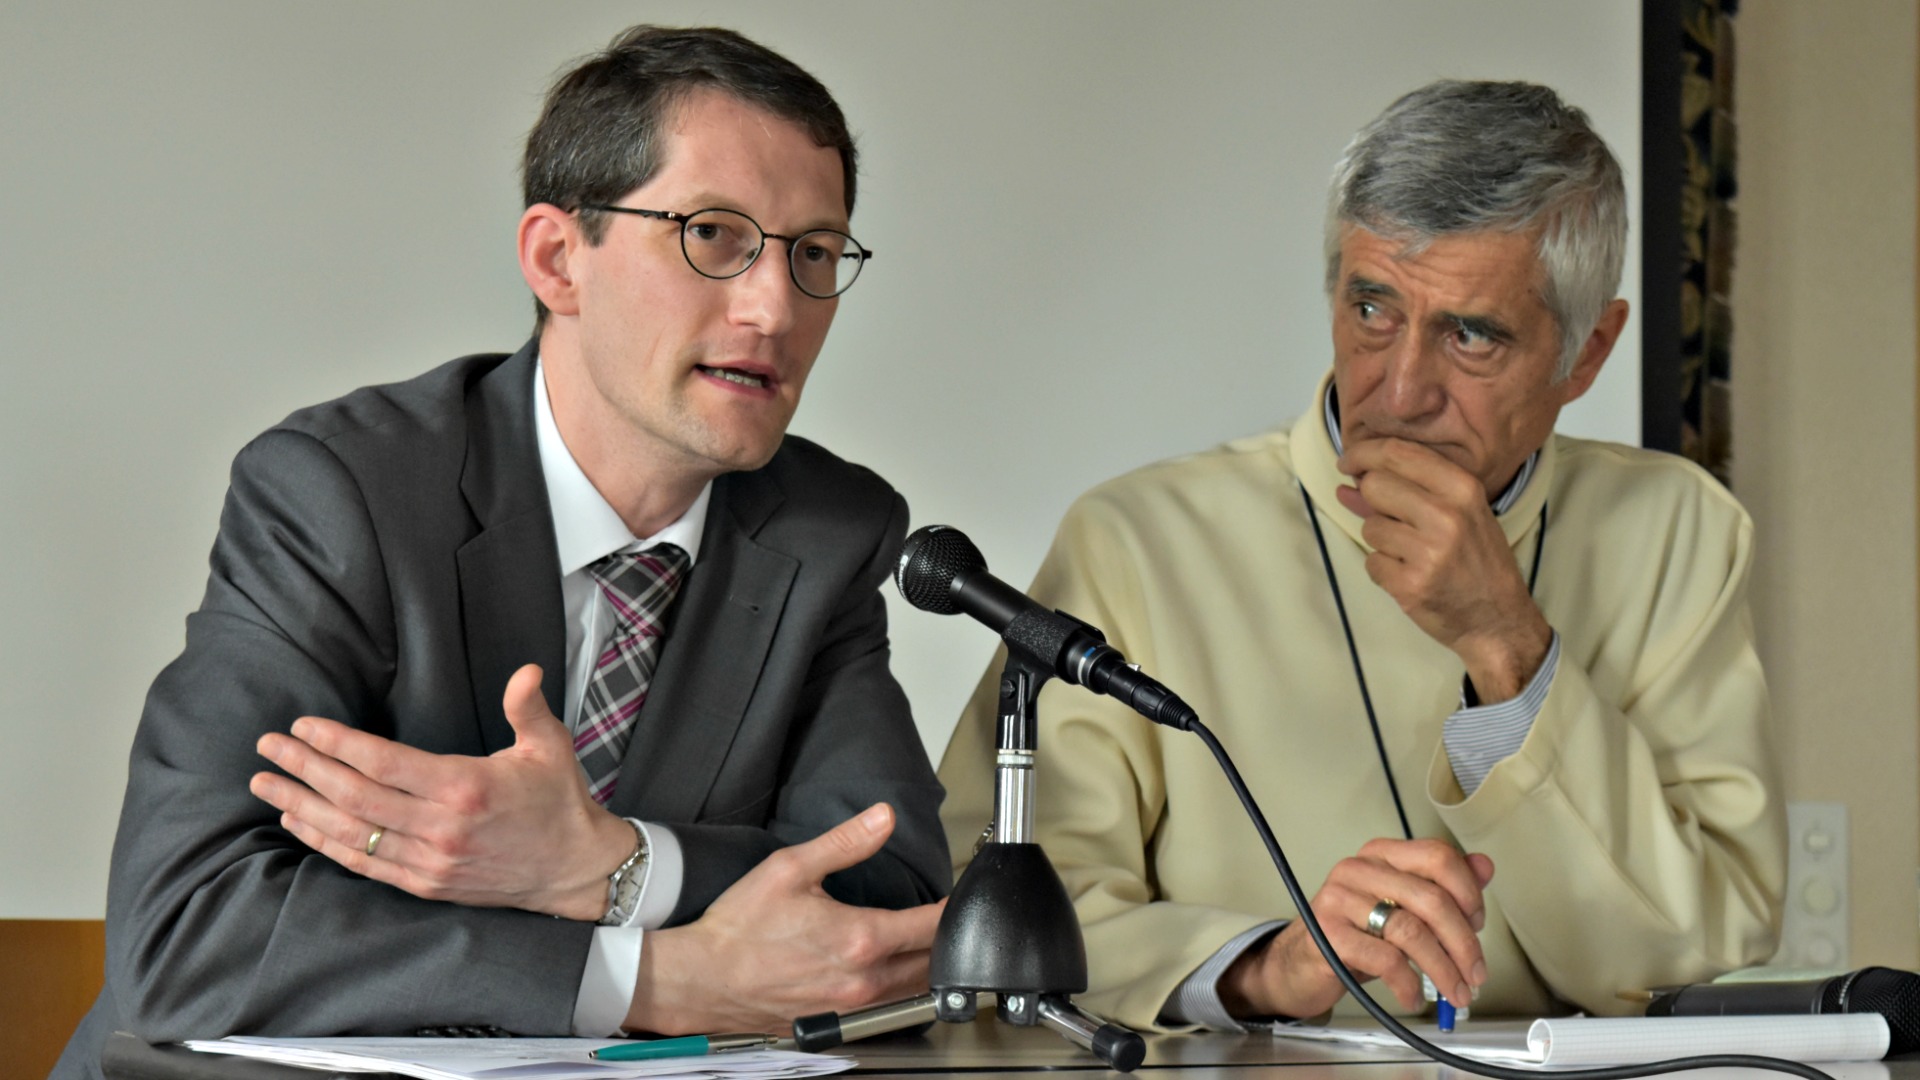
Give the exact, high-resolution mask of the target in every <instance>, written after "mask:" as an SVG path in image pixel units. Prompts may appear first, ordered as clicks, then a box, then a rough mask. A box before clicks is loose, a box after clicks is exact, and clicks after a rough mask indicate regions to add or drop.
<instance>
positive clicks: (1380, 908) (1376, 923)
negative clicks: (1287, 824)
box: [367, 844, 1400, 938]
mask: <svg viewBox="0 0 1920 1080" xmlns="http://www.w3.org/2000/svg"><path fill="white" fill-rule="evenodd" d="M367 847H368V848H369V849H371V848H372V847H373V845H372V844H368V845H367ZM1399 906H1400V905H1399V904H1396V903H1394V902H1393V901H1391V900H1382V901H1380V902H1379V903H1377V904H1375V905H1373V910H1372V911H1369V912H1367V933H1369V934H1372V935H1373V936H1374V937H1377V938H1384V937H1386V936H1387V920H1388V919H1390V918H1392V917H1393V912H1394V909H1395V908H1398V907H1399Z"/></svg>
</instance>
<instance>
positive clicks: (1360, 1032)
mask: <svg viewBox="0 0 1920 1080" xmlns="http://www.w3.org/2000/svg"><path fill="white" fill-rule="evenodd" d="M1414 1032H1415V1034H1418V1035H1420V1036H1421V1037H1423V1038H1426V1039H1428V1040H1429V1041H1431V1042H1433V1043H1435V1044H1436V1045H1438V1046H1440V1047H1442V1048H1444V1049H1447V1050H1451V1051H1454V1052H1455V1053H1458V1054H1461V1055H1463V1056H1466V1057H1471V1058H1475V1059H1477V1060H1480V1061H1489V1062H1495V1063H1498V1064H1502V1065H1522V1066H1533V1067H1537V1068H1546V1069H1553V1068H1577V1067H1581V1066H1587V1065H1636V1064H1641V1063H1644V1062H1650V1061H1662V1060H1665V1059H1667V1058H1676V1057H1694V1056H1698V1055H1703V1054H1758V1055H1762V1056H1765V1057H1780V1058H1786V1059H1788V1060H1790V1061H1803V1062H1830V1061H1878V1060H1879V1059H1880V1058H1882V1057H1885V1056H1886V1053H1887V1039H1888V1034H1887V1022H1886V1020H1885V1019H1884V1018H1882V1017H1881V1016H1880V1015H1878V1014H1877V1013H1855V1014H1851V1015H1831V1016H1697V1017H1638V1016H1636V1017H1588V1016H1575V1017H1567V1018H1562V1019H1555V1020H1535V1021H1533V1022H1532V1023H1531V1024H1530V1025H1528V1026H1527V1027H1526V1030H1525V1033H1524V1036H1522V1035H1521V1033H1520V1030H1519V1028H1518V1027H1516V1026H1515V1025H1512V1024H1503V1023H1499V1022H1495V1023H1476V1024H1466V1025H1462V1026H1461V1027H1460V1028H1459V1029H1458V1030H1456V1031H1454V1032H1453V1033H1452V1034H1450V1035H1441V1034H1440V1033H1439V1032H1438V1031H1436V1030H1435V1029H1434V1028H1433V1027H1432V1025H1423V1026H1420V1027H1416V1028H1414ZM1273 1033H1274V1034H1275V1035H1277V1036H1281V1037H1285V1038H1293V1039H1311V1040H1315V1041H1319V1042H1333V1043H1340V1044H1343V1045H1347V1046H1372V1047H1381V1048H1388V1047H1390V1048H1392V1049H1395V1050H1403V1051H1404V1050H1406V1049H1407V1046H1406V1044H1405V1043H1403V1042H1401V1041H1400V1039H1399V1037H1398V1036H1396V1035H1394V1034H1392V1033H1391V1032H1388V1031H1385V1030H1382V1029H1380V1028H1325V1027H1312V1026H1308V1025H1294V1024H1276V1025H1274V1029H1273Z"/></svg>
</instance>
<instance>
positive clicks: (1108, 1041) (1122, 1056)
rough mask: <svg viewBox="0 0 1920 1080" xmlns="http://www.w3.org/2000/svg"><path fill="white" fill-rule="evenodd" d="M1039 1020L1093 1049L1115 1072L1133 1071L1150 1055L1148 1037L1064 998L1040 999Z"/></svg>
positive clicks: (1047, 997)
mask: <svg viewBox="0 0 1920 1080" xmlns="http://www.w3.org/2000/svg"><path fill="white" fill-rule="evenodd" d="M1039 1012H1040V1022H1041V1023H1042V1024H1045V1025H1046V1026H1047V1027H1050V1028H1052V1029H1053V1030H1054V1031H1055V1032H1057V1033H1059V1034H1060V1035H1061V1036H1063V1037H1065V1038H1066V1039H1067V1040H1069V1041H1070V1042H1076V1043H1079V1044H1080V1045H1081V1046H1082V1047H1083V1048H1085V1049H1087V1050H1090V1051H1092V1053H1093V1056H1094V1057H1097V1058H1099V1059H1100V1060H1101V1061H1104V1062H1106V1063H1107V1064H1108V1065H1109V1066H1111V1067H1112V1068H1113V1069H1114V1071H1116V1072H1132V1071H1133V1070H1134V1069H1136V1068H1138V1067H1139V1066H1140V1062H1141V1061H1142V1060H1144V1059H1145V1058H1146V1056H1147V1040H1145V1039H1143V1038H1141V1037H1140V1036H1139V1035H1138V1034H1137V1033H1136V1032H1133V1031H1130V1030H1128V1029H1127V1028H1123V1027H1121V1026H1120V1025H1119V1024H1113V1023H1108V1022H1107V1021H1105V1020H1102V1019H1100V1018H1099V1017H1097V1016H1095V1015H1093V1014H1092V1013H1090V1012H1088V1011H1087V1010H1085V1009H1082V1008H1081V1007H1080V1006H1078V1005H1075V1004H1074V1003H1073V1002H1071V1001H1069V1000H1067V999H1066V998H1064V997H1060V996H1056V995H1053V994H1049V995H1047V996H1046V997H1043V998H1041V999H1040V1008H1039Z"/></svg>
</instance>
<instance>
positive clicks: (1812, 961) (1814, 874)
mask: <svg viewBox="0 0 1920 1080" xmlns="http://www.w3.org/2000/svg"><path fill="white" fill-rule="evenodd" d="M1848 899H1849V898H1848V894H1847V804H1845V803H1837V802H1790V803H1788V804H1787V913H1786V918H1785V920H1784V921H1783V922H1782V925H1781V927H1780V951H1779V952H1778V953H1776V954H1774V957H1773V959H1772V960H1771V961H1770V962H1769V963H1770V966H1774V967H1786V968H1816V969H1824V968H1846V967H1848V966H1850V965H1849V963H1848V961H1847V909H1848V907H1849V903H1848Z"/></svg>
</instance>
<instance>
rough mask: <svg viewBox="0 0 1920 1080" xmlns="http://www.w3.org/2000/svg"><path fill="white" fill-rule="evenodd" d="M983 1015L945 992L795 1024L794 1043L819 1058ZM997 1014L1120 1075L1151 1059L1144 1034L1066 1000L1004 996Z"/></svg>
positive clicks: (957, 993)
mask: <svg viewBox="0 0 1920 1080" xmlns="http://www.w3.org/2000/svg"><path fill="white" fill-rule="evenodd" d="M978 1011H979V997H978V994H977V993H976V992H975V991H971V990H944V991H939V992H937V993H932V994H922V995H920V996H919V997H915V998H907V999H905V1000H902V1001H893V1002H888V1003H887V1004H885V1005H875V1006H873V1007H871V1008H867V1009H859V1010H856V1011H854V1012H850V1013H831V1012H826V1013H815V1014H814V1015H812V1016H803V1017H801V1018H799V1019H798V1020H795V1021H794V1022H793V1041H794V1044H795V1045H796V1046H797V1047H798V1048H799V1049H801V1050H805V1051H807V1052H809V1053H817V1052H819V1051H821V1050H831V1049H833V1048H834V1047H836V1046H839V1045H841V1044H843V1043H849V1042H852V1041H854V1040H856V1039H867V1038H872V1037H873V1036H875V1035H885V1034H887V1033H888V1032H892V1031H900V1030H903V1029H905V1028H910V1027H914V1026H917V1025H923V1024H930V1023H932V1022H933V1021H935V1020H940V1021H944V1022H946V1023H952V1024H964V1023H968V1022H971V1021H972V1020H973V1019H974V1017H975V1016H976V1015H977V1013H978ZM994 1014H995V1015H996V1016H998V1017H999V1018H1000V1020H1001V1021H1002V1022H1003V1023H1008V1024H1013V1025H1015V1026H1018V1027H1035V1026H1039V1027H1046V1028H1050V1029H1051V1030H1052V1031H1053V1032H1054V1033H1055V1034H1057V1035H1059V1036H1060V1037H1061V1038H1063V1039H1066V1040H1067V1041H1068V1042H1071V1043H1075V1044H1077V1045H1078V1046H1079V1047H1080V1048H1081V1049H1083V1050H1086V1051H1087V1052H1089V1053H1091V1054H1092V1055H1093V1056H1094V1057H1097V1058H1099V1059H1100V1060H1101V1061H1104V1062H1106V1063H1107V1067H1108V1068H1110V1069H1113V1070H1114V1071H1115V1072H1123V1073H1124V1072H1132V1071H1133V1070H1134V1069H1137V1068H1139V1067H1140V1063H1141V1062H1142V1061H1143V1060H1145V1059H1146V1056H1147V1041H1146V1040H1145V1039H1143V1038H1141V1037H1140V1035H1139V1033H1138V1032H1135V1031H1133V1030H1131V1029H1129V1028H1125V1027H1121V1026H1120V1025H1119V1024H1115V1023H1113V1022H1111V1021H1108V1020H1103V1019H1101V1018H1100V1017H1098V1016H1095V1015H1094V1014H1092V1013H1090V1012H1088V1011H1086V1010H1085V1009H1082V1008H1081V1007H1080V1006H1078V1005H1075V1004H1074V1003H1073V1002H1072V1000H1070V999H1069V998H1068V997H1067V996H1066V995H1064V994H1005V995H1001V996H1000V997H999V1000H998V1003H997V1004H996V1005H995V1007H994Z"/></svg>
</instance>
